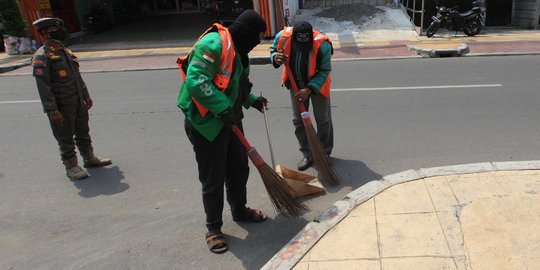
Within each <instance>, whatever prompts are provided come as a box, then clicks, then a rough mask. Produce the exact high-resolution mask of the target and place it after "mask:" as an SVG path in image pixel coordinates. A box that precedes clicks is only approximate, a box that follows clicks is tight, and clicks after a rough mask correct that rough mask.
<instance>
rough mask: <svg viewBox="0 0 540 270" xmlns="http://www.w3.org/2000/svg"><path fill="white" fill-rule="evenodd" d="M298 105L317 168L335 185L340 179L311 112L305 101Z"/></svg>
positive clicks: (294, 86) (286, 68)
mask: <svg viewBox="0 0 540 270" xmlns="http://www.w3.org/2000/svg"><path fill="white" fill-rule="evenodd" d="M284 66H285V71H286V72H287V77H288V78H289V82H291V86H292V88H293V91H294V93H298V91H299V90H298V85H297V84H296V81H295V80H294V77H293V75H292V72H291V70H290V68H289V65H288V63H287V64H285V65H284ZM298 107H299V108H300V113H301V114H300V115H301V116H302V122H303V123H304V127H305V128H306V135H307V139H308V145H309V149H310V150H311V155H312V156H313V161H314V162H315V168H317V170H318V171H319V173H320V174H321V175H322V176H323V178H324V179H325V180H326V181H327V182H328V183H329V184H330V185H333V186H335V185H339V180H338V178H337V176H336V172H335V171H334V168H332V165H330V162H329V160H328V158H327V155H326V152H325V151H324V148H323V146H322V143H321V141H320V140H319V137H318V136H317V132H316V131H315V128H314V127H313V123H312V122H311V118H310V116H309V112H308V111H307V110H306V107H305V106H304V103H303V102H298Z"/></svg>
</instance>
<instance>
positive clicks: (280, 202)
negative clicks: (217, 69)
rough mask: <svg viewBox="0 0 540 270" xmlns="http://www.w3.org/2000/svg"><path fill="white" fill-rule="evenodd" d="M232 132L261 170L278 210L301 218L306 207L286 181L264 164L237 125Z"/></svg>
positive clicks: (260, 172) (267, 189) (269, 193)
mask: <svg viewBox="0 0 540 270" xmlns="http://www.w3.org/2000/svg"><path fill="white" fill-rule="evenodd" d="M263 109H264V108H263ZM232 130H233V132H234V133H235V134H236V136H237V137H238V139H239V140H240V142H241V143H242V144H243V145H244V147H245V148H246V152H247V155H248V156H249V159H251V162H253V165H255V167H256V168H257V170H259V174H260V175H261V178H262V180H263V183H264V186H265V187H266V191H267V192H268V195H269V196H270V200H271V201H272V204H273V205H274V207H275V208H276V210H277V211H278V212H279V213H281V214H283V215H285V216H291V217H297V216H299V215H300V211H301V210H303V209H306V207H305V206H304V205H303V204H302V203H300V202H299V201H298V200H297V199H296V197H295V196H294V194H293V193H292V191H291V190H290V189H289V187H288V186H287V182H285V179H283V178H282V177H281V176H279V174H277V173H276V171H274V169H272V168H270V166H268V164H266V163H265V162H264V160H263V159H262V157H261V156H260V155H259V153H258V152H257V150H256V149H255V147H253V146H251V145H250V144H249V142H248V141H247V139H246V137H244V134H243V133H242V131H241V130H240V129H239V128H238V126H237V125H233V126H232Z"/></svg>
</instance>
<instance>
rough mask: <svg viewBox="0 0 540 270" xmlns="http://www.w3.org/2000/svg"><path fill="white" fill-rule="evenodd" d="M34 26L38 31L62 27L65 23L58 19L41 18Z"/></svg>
mask: <svg viewBox="0 0 540 270" xmlns="http://www.w3.org/2000/svg"><path fill="white" fill-rule="evenodd" d="M33 25H34V26H35V27H36V28H37V30H38V31H41V30H43V29H46V28H49V27H52V26H62V25H64V21H62V20H60V19H58V18H41V19H39V20H36V21H35V22H34V23H33Z"/></svg>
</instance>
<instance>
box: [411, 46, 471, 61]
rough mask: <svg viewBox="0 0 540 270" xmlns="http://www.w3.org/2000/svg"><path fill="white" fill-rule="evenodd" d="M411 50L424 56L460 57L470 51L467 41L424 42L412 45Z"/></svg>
mask: <svg viewBox="0 0 540 270" xmlns="http://www.w3.org/2000/svg"><path fill="white" fill-rule="evenodd" d="M409 50H410V51H411V52H414V53H416V54H418V55H420V56H423V57H430V58H440V57H458V56H462V55H465V54H467V53H468V52H469V46H467V44H465V43H431V44H429V43H424V44H415V45H410V46H409Z"/></svg>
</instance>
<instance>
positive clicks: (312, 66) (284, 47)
mask: <svg viewBox="0 0 540 270" xmlns="http://www.w3.org/2000/svg"><path fill="white" fill-rule="evenodd" d="M292 32H293V28H292V27H285V28H284V29H283V32H282V33H281V37H280V38H279V40H278V42H277V48H276V49H277V50H278V52H280V53H284V54H286V55H287V56H290V55H291V44H292V43H291V36H292ZM313 36H314V38H313V50H312V51H311V54H310V55H309V59H308V65H309V79H312V78H313V77H315V74H317V54H318V53H319V48H320V47H321V45H322V43H323V42H325V41H327V42H329V43H330V45H331V44H332V42H331V41H330V39H328V37H327V36H325V35H323V34H322V33H320V32H318V31H313ZM287 79H288V77H287V72H286V71H285V69H283V73H282V74H281V84H282V85H283V84H285V82H286V81H287ZM331 81H332V79H331V78H330V74H328V78H326V81H325V82H324V84H323V86H322V87H321V89H319V94H321V95H323V96H324V97H329V96H330V82H331ZM298 90H300V89H298Z"/></svg>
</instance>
